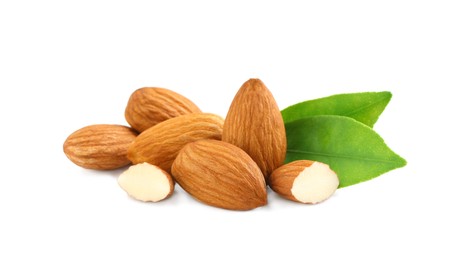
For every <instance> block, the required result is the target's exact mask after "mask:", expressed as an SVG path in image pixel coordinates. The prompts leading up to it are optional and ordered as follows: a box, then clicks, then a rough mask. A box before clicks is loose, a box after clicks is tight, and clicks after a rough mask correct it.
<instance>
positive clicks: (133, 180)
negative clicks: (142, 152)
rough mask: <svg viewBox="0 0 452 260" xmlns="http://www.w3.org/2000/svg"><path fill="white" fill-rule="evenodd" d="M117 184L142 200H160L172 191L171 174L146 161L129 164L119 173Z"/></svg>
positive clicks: (135, 197)
mask: <svg viewBox="0 0 452 260" xmlns="http://www.w3.org/2000/svg"><path fill="white" fill-rule="evenodd" d="M118 184H119V186H121V188H122V189H123V190H124V191H126V192H127V194H129V195H130V197H132V198H134V199H136V200H140V201H144V202H149V201H152V202H157V201H161V200H163V199H166V198H167V197H169V196H171V195H172V194H173V191H174V181H173V178H172V177H171V175H169V173H167V172H165V171H164V170H162V169H160V168H159V167H157V166H154V165H151V164H148V163H140V164H137V165H132V166H130V167H129V169H128V170H127V171H125V172H123V173H122V174H121V175H119V178H118Z"/></svg>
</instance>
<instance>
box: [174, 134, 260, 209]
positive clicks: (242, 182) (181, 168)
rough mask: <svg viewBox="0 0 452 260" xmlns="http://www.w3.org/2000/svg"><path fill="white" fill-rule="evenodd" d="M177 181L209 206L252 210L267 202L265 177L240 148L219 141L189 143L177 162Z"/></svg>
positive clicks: (175, 162)
mask: <svg viewBox="0 0 452 260" xmlns="http://www.w3.org/2000/svg"><path fill="white" fill-rule="evenodd" d="M172 174H173V176H174V178H175V179H176V181H177V183H179V185H180V186H181V187H182V188H183V189H184V190H185V191H187V192H188V193H189V194H190V195H192V196H193V197H194V198H196V199H197V200H199V201H201V202H204V203H206V204H208V205H211V206H215V207H219V208H224V209H231V210H250V209H254V208H256V207H260V206H263V205H265V204H267V191H266V186H265V180H264V177H263V175H262V173H261V171H260V169H259V167H258V166H257V164H256V163H255V162H254V161H253V159H251V157H250V156H249V155H248V154H247V153H245V152H244V151H243V150H241V149H240V148H238V147H236V146H234V145H231V144H229V143H226V142H222V141H217V140H200V141H197V142H193V143H190V144H187V145H186V146H185V147H184V148H183V149H182V150H181V151H180V153H179V155H178V156H177V158H176V160H175V161H174V163H173V167H172Z"/></svg>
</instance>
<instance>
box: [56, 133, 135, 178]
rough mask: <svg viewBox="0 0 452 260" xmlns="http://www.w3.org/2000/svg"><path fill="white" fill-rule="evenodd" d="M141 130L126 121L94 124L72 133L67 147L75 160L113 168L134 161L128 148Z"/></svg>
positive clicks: (66, 151)
mask: <svg viewBox="0 0 452 260" xmlns="http://www.w3.org/2000/svg"><path fill="white" fill-rule="evenodd" d="M136 136H137V133H136V132H135V131H134V130H133V129H132V128H130V127H127V126H122V125H91V126H87V127H84V128H81V129H79V130H77V131H75V132H74V133H72V134H71V135H70V136H69V137H68V138H67V139H66V141H65V142H64V145H63V150H64V153H65V154H66V156H67V158H69V160H71V161H72V162H73V163H75V164H77V165H78V166H81V167H83V168H87V169H94V170H112V169H117V168H121V167H123V166H126V165H128V164H129V163H130V161H129V159H127V149H128V148H129V146H130V144H131V143H132V142H133V140H135V138H136Z"/></svg>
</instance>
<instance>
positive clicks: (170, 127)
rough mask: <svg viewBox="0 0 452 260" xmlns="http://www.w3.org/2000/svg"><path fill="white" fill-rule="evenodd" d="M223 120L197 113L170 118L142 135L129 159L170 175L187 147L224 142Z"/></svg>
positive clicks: (136, 141) (130, 150) (132, 149)
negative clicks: (207, 142)
mask: <svg viewBox="0 0 452 260" xmlns="http://www.w3.org/2000/svg"><path fill="white" fill-rule="evenodd" d="M222 132H223V118H221V117H219V116H217V115H214V114H208V113H194V114H189V115H184V116H179V117H175V118H171V119H169V120H166V121H163V122H161V123H160V124H157V125H155V126H153V127H151V128H149V129H148V130H146V131H144V132H142V133H141V134H140V135H139V136H138V137H137V138H136V139H135V141H134V142H133V143H132V145H131V146H130V148H129V151H128V158H129V159H130V160H131V161H132V162H133V163H134V164H137V163H142V162H148V163H150V164H153V165H156V166H158V167H160V168H162V169H163V170H164V171H167V172H170V171H171V164H172V163H173V161H174V159H175V158H176V156H177V154H178V153H179V151H180V150H181V149H182V147H184V145H186V144H188V143H190V142H194V141H197V140H200V139H217V140H220V139H221V135H222Z"/></svg>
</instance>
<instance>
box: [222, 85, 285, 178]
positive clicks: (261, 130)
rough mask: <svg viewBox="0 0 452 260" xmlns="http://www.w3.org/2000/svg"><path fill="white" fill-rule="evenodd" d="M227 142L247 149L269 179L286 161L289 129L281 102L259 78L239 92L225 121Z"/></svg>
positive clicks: (224, 134) (224, 139) (225, 139)
mask: <svg viewBox="0 0 452 260" xmlns="http://www.w3.org/2000/svg"><path fill="white" fill-rule="evenodd" d="M222 140H223V141H225V142H228V143H231V144H233V145H236V146H238V147H240V148H242V149H243V150H244V151H245V152H247V153H248V154H249V155H250V156H251V158H253V160H254V161H255V162H256V163H257V165H259V168H260V169H261V171H262V173H263V174H264V177H265V179H266V180H268V178H269V176H270V174H271V173H272V172H273V171H274V170H275V169H276V168H278V167H279V166H281V165H282V164H283V163H284V159H285V158H286V146H287V143H286V131H285V128H284V122H283V119H282V116H281V112H280V111H279V108H278V105H277V104H276V101H275V99H274V98H273V95H272V94H271V92H270V91H269V90H268V89H267V87H266V86H265V85H264V83H263V82H262V81H261V80H259V79H250V80H248V81H247V82H245V83H244V84H243V85H242V87H241V88H240V90H239V91H238V92H237V94H236V95H235V98H234V100H233V101H232V104H231V106H230V108H229V112H228V114H227V116H226V119H225V122H224V130H223V139H222Z"/></svg>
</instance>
